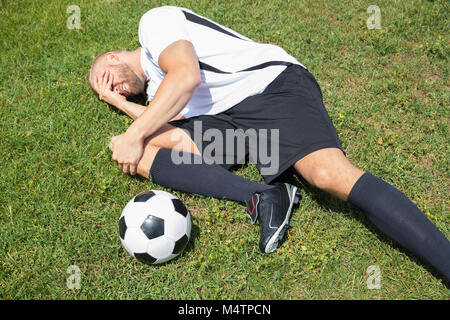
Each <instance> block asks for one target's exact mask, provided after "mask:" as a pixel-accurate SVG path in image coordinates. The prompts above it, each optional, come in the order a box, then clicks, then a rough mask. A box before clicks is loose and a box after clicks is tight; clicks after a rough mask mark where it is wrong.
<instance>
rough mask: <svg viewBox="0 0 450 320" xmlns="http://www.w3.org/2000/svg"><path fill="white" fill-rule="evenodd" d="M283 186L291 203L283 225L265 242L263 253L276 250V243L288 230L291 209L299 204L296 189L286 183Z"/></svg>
mask: <svg viewBox="0 0 450 320" xmlns="http://www.w3.org/2000/svg"><path fill="white" fill-rule="evenodd" d="M284 185H285V186H286V188H288V194H289V198H290V201H291V203H290V204H289V208H288V212H287V214H286V218H285V219H284V221H283V223H282V224H281V226H280V227H279V228H278V230H277V231H276V232H275V233H274V234H273V236H272V237H271V238H270V239H269V241H268V242H267V244H266V247H265V248H264V252H265V253H271V252H274V251H275V250H276V249H277V248H278V243H279V242H280V240H281V239H282V238H283V237H284V234H285V233H286V231H287V229H288V228H289V218H290V217H291V213H292V209H293V207H294V205H297V204H298V203H299V199H300V194H299V192H298V188H297V187H296V186H291V185H288V184H286V183H285V184H284ZM289 189H290V190H289Z"/></svg>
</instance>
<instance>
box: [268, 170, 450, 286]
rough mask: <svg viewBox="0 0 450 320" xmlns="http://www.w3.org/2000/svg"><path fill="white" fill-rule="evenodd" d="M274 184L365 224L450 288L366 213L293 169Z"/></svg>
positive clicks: (447, 283)
mask: <svg viewBox="0 0 450 320" xmlns="http://www.w3.org/2000/svg"><path fill="white" fill-rule="evenodd" d="M274 182H286V183H290V184H292V185H295V186H297V187H298V188H299V189H303V190H304V191H305V192H306V193H308V194H309V195H310V196H311V198H312V199H313V200H314V201H316V202H317V203H318V204H319V205H320V206H321V207H322V208H324V209H331V210H332V211H334V212H340V213H342V214H344V215H345V216H346V217H347V218H349V219H355V220H357V221H358V222H360V223H361V224H363V225H364V226H365V227H366V228H367V229H368V230H369V231H370V232H372V233H373V234H375V235H376V236H377V238H378V239H379V240H380V241H382V242H384V243H387V244H389V245H390V246H392V247H394V248H396V249H397V250H399V251H400V252H402V253H404V254H405V255H407V256H408V257H409V258H410V259H411V260H413V261H414V262H415V263H416V264H418V265H420V266H422V267H424V268H425V269H426V270H427V271H429V272H430V273H431V274H432V275H433V276H434V277H435V278H437V279H441V280H442V282H443V283H444V285H445V286H446V287H447V288H450V283H449V281H448V280H447V279H446V278H445V277H444V276H443V275H442V274H441V273H440V272H438V271H437V270H436V269H435V268H434V267H433V266H431V265H430V264H429V263H427V262H425V261H424V260H421V259H419V258H418V257H417V256H415V255H413V254H412V253H411V252H410V251H409V250H407V249H405V248H403V247H401V246H400V245H399V244H397V243H396V242H394V241H393V240H391V239H390V238H388V237H387V236H385V235H384V234H383V233H382V232H381V231H380V230H379V229H378V228H377V227H376V226H375V225H373V224H372V223H371V222H370V220H368V219H367V218H366V217H365V215H364V212H363V211H362V210H360V209H359V208H356V207H355V206H353V205H351V204H349V203H347V202H345V201H342V200H340V199H338V198H336V197H334V196H332V195H330V194H329V193H327V192H325V191H322V190H320V189H317V188H315V187H313V186H312V185H310V184H309V183H308V182H307V181H306V180H305V179H304V178H303V177H302V176H300V175H298V174H297V173H296V172H295V171H294V170H293V169H291V170H288V171H286V172H285V173H284V174H283V175H281V176H280V177H279V178H278V179H277V180H276V181H274ZM300 204H301V201H300Z"/></svg>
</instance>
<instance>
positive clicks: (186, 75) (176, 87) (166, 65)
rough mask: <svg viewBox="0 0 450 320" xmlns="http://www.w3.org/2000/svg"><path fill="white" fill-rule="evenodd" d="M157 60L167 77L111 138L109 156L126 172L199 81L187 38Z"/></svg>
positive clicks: (195, 56)
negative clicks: (139, 111)
mask: <svg viewBox="0 0 450 320" xmlns="http://www.w3.org/2000/svg"><path fill="white" fill-rule="evenodd" d="M158 62H159V65H160V67H161V69H162V70H163V71H164V72H165V73H166V76H165V77H164V79H163V81H162V82H161V85H160V86H159V88H158V90H157V91H156V94H155V96H154V98H153V100H152V101H151V103H150V105H149V107H147V108H146V110H145V111H144V112H143V113H142V114H141V115H140V116H139V117H138V118H137V119H136V120H135V121H134V122H133V124H132V125H131V126H130V127H129V128H128V130H127V131H126V132H125V133H124V134H122V135H120V136H115V137H113V138H112V139H111V143H110V149H111V150H112V151H113V156H112V158H113V160H114V161H116V163H117V165H118V166H119V168H120V169H121V170H122V171H123V172H125V173H128V172H129V173H130V174H136V168H137V164H138V163H139V160H140V159H141V157H142V154H143V151H144V149H143V144H144V140H145V138H147V137H149V136H150V135H152V134H153V133H155V132H156V131H157V130H158V129H159V128H161V127H162V126H163V125H164V124H165V123H167V122H168V121H169V120H171V119H173V118H174V117H176V116H177V115H178V114H179V113H180V111H181V110H182V109H183V108H184V107H185V105H186V104H187V103H188V102H189V100H190V99H191V97H192V95H193V94H194V92H195V90H196V89H197V87H198V86H199V85H200V82H201V77H200V68H199V64H198V57H197V55H196V53H195V50H194V48H193V46H192V44H191V43H190V42H189V41H186V40H179V41H176V42H174V43H173V44H171V45H169V46H168V47H167V48H166V49H164V51H163V52H162V53H161V55H160V56H159V61H158Z"/></svg>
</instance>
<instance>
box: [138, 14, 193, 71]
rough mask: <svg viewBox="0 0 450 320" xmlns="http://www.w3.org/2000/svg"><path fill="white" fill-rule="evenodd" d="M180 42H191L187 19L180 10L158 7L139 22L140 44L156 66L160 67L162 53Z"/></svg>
mask: <svg viewBox="0 0 450 320" xmlns="http://www.w3.org/2000/svg"><path fill="white" fill-rule="evenodd" d="M178 40H187V41H191V40H190V37H189V34H188V30H187V21H186V17H185V16H184V14H183V12H182V11H181V10H180V9H179V8H176V7H171V6H164V7H158V8H154V9H151V10H150V11H148V12H147V13H145V14H144V15H143V16H142V18H141V21H140V22H139V42H140V43H141V46H142V48H143V49H144V50H147V51H148V52H149V53H150V55H151V56H152V59H153V61H154V62H155V63H156V64H158V65H159V63H158V60H159V56H160V55H161V52H163V51H164V49H165V48H167V47H168V46H169V45H171V44H172V43H174V42H175V41H178Z"/></svg>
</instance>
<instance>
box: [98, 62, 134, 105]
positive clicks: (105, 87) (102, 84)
mask: <svg viewBox="0 0 450 320" xmlns="http://www.w3.org/2000/svg"><path fill="white" fill-rule="evenodd" d="M113 81H114V76H113V75H112V74H111V73H110V72H109V71H103V74H102V76H101V78H99V77H97V76H96V77H95V85H96V86H97V92H98V98H99V99H100V100H102V101H104V102H106V103H109V104H110V105H113V106H115V107H117V108H119V109H120V105H121V103H122V102H123V101H125V100H126V99H127V98H126V97H125V96H123V95H121V94H120V93H119V92H117V91H114V90H113V86H112V84H113Z"/></svg>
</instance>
